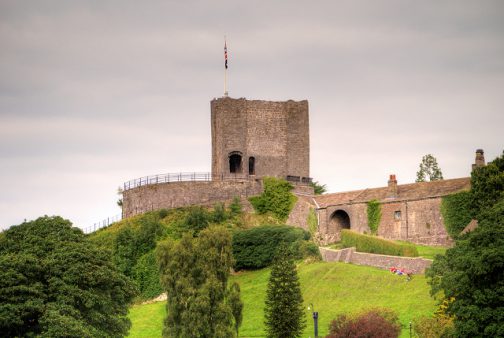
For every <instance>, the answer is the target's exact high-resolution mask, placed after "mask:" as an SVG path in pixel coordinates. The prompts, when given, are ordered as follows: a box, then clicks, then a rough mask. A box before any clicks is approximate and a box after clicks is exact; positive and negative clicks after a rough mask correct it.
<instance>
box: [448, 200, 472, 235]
mask: <svg viewBox="0 0 504 338" xmlns="http://www.w3.org/2000/svg"><path fill="white" fill-rule="evenodd" d="M441 214H442V215H443V220H444V224H445V228H446V231H447V232H448V234H449V235H450V236H451V237H452V238H457V237H458V236H459V235H460V232H461V231H462V230H464V228H465V227H466V226H467V224H469V222H470V221H471V219H472V217H471V192H469V191H462V192H459V193H456V194H453V195H448V196H444V197H443V198H442V200H441Z"/></svg>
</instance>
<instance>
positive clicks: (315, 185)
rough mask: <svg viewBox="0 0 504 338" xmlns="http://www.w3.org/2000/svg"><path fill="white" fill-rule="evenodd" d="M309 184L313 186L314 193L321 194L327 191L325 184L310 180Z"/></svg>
mask: <svg viewBox="0 0 504 338" xmlns="http://www.w3.org/2000/svg"><path fill="white" fill-rule="evenodd" d="M310 186H311V187H312V188H313V192H314V193H315V195H322V194H325V193H326V192H327V186H326V185H325V184H320V183H319V182H317V181H312V182H310Z"/></svg>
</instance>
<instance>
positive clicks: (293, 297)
mask: <svg viewBox="0 0 504 338" xmlns="http://www.w3.org/2000/svg"><path fill="white" fill-rule="evenodd" d="M264 315H265V320H264V323H265V325H266V331H267V334H268V337H272V338H290V337H299V336H301V334H302V333H303V329H304V327H305V326H306V320H305V317H304V315H305V314H304V308H303V296H302V294H301V286H300V284H299V278H298V275H297V271H296V265H295V264H294V260H293V259H292V257H291V255H290V252H289V249H288V247H287V246H286V245H285V244H281V245H280V246H279V249H278V253H277V255H276V258H275V260H274V263H273V267H272V269H271V275H270V278H269V281H268V289H267V291H266V302H265V308H264Z"/></svg>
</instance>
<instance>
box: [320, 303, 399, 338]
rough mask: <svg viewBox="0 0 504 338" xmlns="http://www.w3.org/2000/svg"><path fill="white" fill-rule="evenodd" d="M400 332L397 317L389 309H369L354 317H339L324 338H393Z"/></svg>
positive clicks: (342, 315) (332, 323)
mask: <svg viewBox="0 0 504 338" xmlns="http://www.w3.org/2000/svg"><path fill="white" fill-rule="evenodd" d="M400 332H401V325H400V324H399V317H398V316H397V314H396V313H395V312H393V311H392V310H390V309H380V308H375V309H370V310H367V311H365V312H362V313H360V314H358V315H356V316H347V315H344V314H341V315H339V316H338V317H337V318H336V319H335V320H333V321H332V322H331V324H330V325H329V335H328V336H326V338H346V337H367V338H395V337H398V336H399V333H400Z"/></svg>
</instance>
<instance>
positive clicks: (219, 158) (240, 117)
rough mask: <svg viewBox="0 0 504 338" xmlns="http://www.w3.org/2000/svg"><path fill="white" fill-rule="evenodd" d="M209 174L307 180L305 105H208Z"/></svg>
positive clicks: (246, 102)
mask: <svg viewBox="0 0 504 338" xmlns="http://www.w3.org/2000/svg"><path fill="white" fill-rule="evenodd" d="M211 112H212V116H211V125H212V176H213V177H218V176H219V175H221V176H222V175H224V176H226V175H229V174H236V175H250V176H255V177H257V178H260V177H264V176H275V177H284V178H287V177H289V178H291V179H295V178H297V179H298V180H303V179H304V180H307V178H308V177H309V176H310V138H309V130H308V129H309V123H308V101H300V102H295V101H292V100H290V101H286V102H271V101H250V100H246V99H243V98H242V99H232V98H229V97H223V98H219V99H214V100H213V101H212V102H211Z"/></svg>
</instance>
